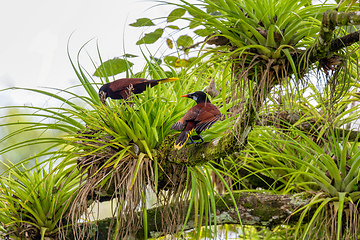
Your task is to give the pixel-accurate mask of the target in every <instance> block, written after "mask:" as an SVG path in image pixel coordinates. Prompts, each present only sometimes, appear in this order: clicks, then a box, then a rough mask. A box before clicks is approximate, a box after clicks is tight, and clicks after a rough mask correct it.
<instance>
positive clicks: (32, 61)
mask: <svg viewBox="0 0 360 240" xmlns="http://www.w3.org/2000/svg"><path fill="white" fill-rule="evenodd" d="M156 4H157V3H156V2H155V1H150V0H143V1H136V0H101V1H99V0H61V1H55V0H18V1H6V3H3V4H2V7H1V14H0V26H1V27H0V29H1V38H0V89H4V88H7V87H13V86H16V87H29V88H41V87H53V88H60V89H64V88H67V87H70V86H73V85H75V84H78V83H79V82H78V80H77V78H76V75H75V73H74V71H73V69H72V67H71V65H70V62H69V60H68V56H67V52H66V48H67V41H68V39H69V37H70V35H71V34H72V33H73V35H72V37H71V40H70V48H69V49H70V53H71V55H72V57H73V59H74V60H75V57H76V54H77V52H78V50H79V49H80V47H81V46H82V45H83V44H84V43H85V42H87V41H88V40H90V39H94V40H92V41H91V42H90V44H89V45H88V46H87V47H86V51H87V52H88V53H89V55H90V56H91V57H92V58H93V59H94V60H96V61H97V63H98V62H99V61H98V58H97V49H96V42H98V44H99V48H100V51H101V54H102V59H103V61H105V60H107V59H110V58H114V57H118V56H121V55H123V54H124V46H125V48H126V49H125V52H126V53H132V54H136V55H140V51H139V47H138V46H136V45H135V43H136V41H138V40H139V38H140V36H141V33H142V32H143V31H144V29H143V28H134V27H131V26H129V24H130V23H133V22H135V21H136V19H137V18H141V17H149V18H151V19H153V18H155V17H158V16H162V17H165V16H167V15H168V14H169V13H170V11H171V8H169V7H165V6H162V7H155V8H151V7H152V6H155V5H156ZM164 34H165V33H164ZM123 40H124V41H123ZM123 43H124V45H123ZM154 47H155V46H154ZM154 49H155V50H156V48H154ZM155 50H154V52H155ZM81 59H84V62H82V63H83V64H84V65H85V67H86V68H87V70H88V71H89V72H90V73H93V70H94V69H93V68H92V66H91V64H90V63H89V65H86V64H87V63H86V62H89V61H88V58H87V55H86V52H84V54H83V55H82V58H81ZM140 59H141V57H139V60H140ZM139 60H138V61H139ZM137 65H141V63H140V64H137ZM142 66H143V64H142ZM142 66H140V68H139V69H141V67H142ZM88 67H89V68H88ZM43 90H45V89H44V88H43ZM47 99H48V98H47V97H44V96H41V95H39V94H33V93H30V92H24V91H6V92H0V107H3V106H6V105H14V104H16V105H19V104H20V105H30V104H35V105H38V104H37V103H39V102H40V103H41V102H44V101H45V100H47ZM40 106H41V107H43V106H45V105H40Z"/></svg>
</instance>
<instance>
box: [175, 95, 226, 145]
mask: <svg viewBox="0 0 360 240" xmlns="http://www.w3.org/2000/svg"><path fill="white" fill-rule="evenodd" d="M181 97H188V98H191V99H193V100H195V101H196V103H197V104H196V105H195V106H194V107H192V108H190V109H189V111H187V113H186V114H185V115H184V117H183V118H181V119H180V120H179V121H177V122H176V123H175V124H174V125H172V126H171V129H175V130H182V131H181V133H180V135H179V137H178V138H177V139H176V142H175V145H174V148H175V149H180V148H182V147H183V146H184V145H185V143H186V142H187V140H188V139H189V138H190V140H191V143H195V142H194V140H193V139H192V138H191V136H190V135H191V133H192V131H194V129H195V131H196V133H197V134H198V136H199V137H200V139H201V142H203V141H204V139H203V138H202V137H201V135H200V133H201V132H202V131H203V130H205V129H208V128H210V127H211V126H212V125H213V124H214V123H215V122H216V121H217V120H219V118H220V116H221V113H220V111H219V109H218V108H217V107H216V106H215V105H213V104H212V103H211V102H210V100H209V98H208V97H207V95H206V93H204V92H202V91H197V92H194V93H189V94H186V95H183V96H181ZM201 142H200V143H201ZM191 143H190V144H191Z"/></svg>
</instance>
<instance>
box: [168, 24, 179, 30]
mask: <svg viewBox="0 0 360 240" xmlns="http://www.w3.org/2000/svg"><path fill="white" fill-rule="evenodd" d="M166 27H167V28H171V29H175V30H180V28H179V27H178V26H176V25H169V26H166Z"/></svg>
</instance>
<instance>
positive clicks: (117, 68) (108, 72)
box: [94, 58, 134, 77]
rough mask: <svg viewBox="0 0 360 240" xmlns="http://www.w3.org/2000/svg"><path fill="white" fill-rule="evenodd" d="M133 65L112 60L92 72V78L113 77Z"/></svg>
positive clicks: (118, 59)
mask: <svg viewBox="0 0 360 240" xmlns="http://www.w3.org/2000/svg"><path fill="white" fill-rule="evenodd" d="M133 65H134V64H133V63H132V62H129V61H128V60H125V59H121V58H113V59H110V60H107V61H106V62H104V63H103V64H101V65H100V66H99V67H98V68H97V69H96V71H95V72H94V76H96V77H106V76H114V75H116V74H119V73H122V72H125V71H126V70H127V69H129V68H130V67H132V66H133Z"/></svg>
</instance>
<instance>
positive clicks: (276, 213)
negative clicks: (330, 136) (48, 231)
mask: <svg viewBox="0 0 360 240" xmlns="http://www.w3.org/2000/svg"><path fill="white" fill-rule="evenodd" d="M234 197H235V202H236V205H237V208H238V209H239V213H240V218H241V223H242V224H243V225H254V226H265V227H274V226H277V225H280V224H292V223H295V222H297V220H298V218H299V215H300V214H299V213H298V214H294V215H292V216H291V214H292V213H293V212H294V211H295V210H296V209H298V208H300V207H302V206H304V205H305V204H306V203H307V202H308V201H307V200H303V199H302V198H301V197H300V196H290V195H267V194H261V193H241V194H234ZM185 204H187V203H185ZM227 206H229V207H227ZM216 211H217V215H216V221H217V224H218V225H222V224H240V221H239V219H238V215H237V213H236V209H235V207H234V204H233V201H232V199H231V197H230V196H229V195H225V196H224V197H223V198H222V199H220V198H219V197H217V198H216ZM147 216H148V226H147V227H148V236H149V237H159V236H162V235H163V232H162V228H163V226H162V215H161V209H158V208H155V209H150V210H148V211H147ZM290 216H291V218H290ZM194 219H195V213H194V208H192V212H191V215H190V218H189V220H188V223H187V224H186V226H185V229H184V230H188V229H193V228H194ZM111 220H112V219H111V218H108V219H104V220H100V221H98V222H96V223H93V225H94V226H93V229H94V230H95V229H96V231H91V232H92V234H94V236H103V237H104V238H99V240H101V239H108V238H107V237H108V236H107V232H108V230H109V226H110V222H111ZM165 224H166V223H165ZM100 226H101V227H100ZM181 227H182V226H179V229H181ZM143 233H144V229H143V228H141V229H140V230H139V231H138V236H137V237H138V238H140V239H141V238H143ZM89 237H91V236H89ZM68 239H69V240H72V239H74V237H73V236H68Z"/></svg>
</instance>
